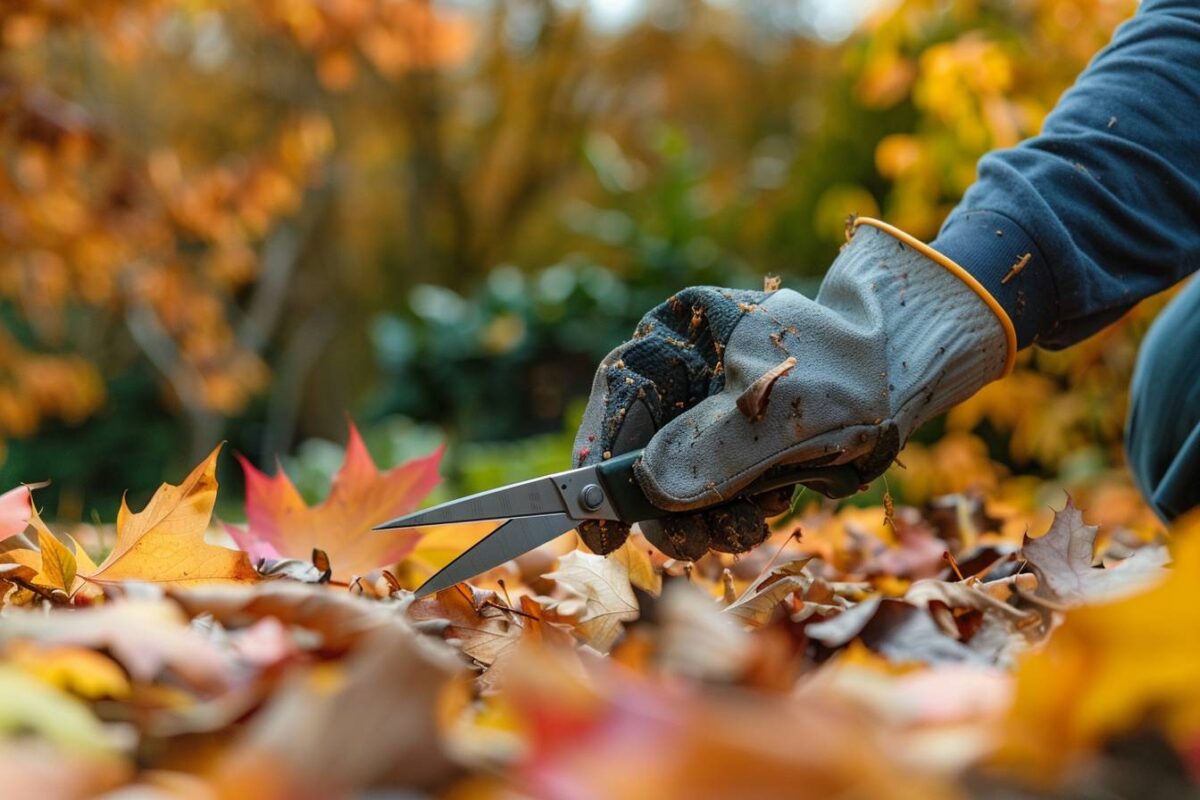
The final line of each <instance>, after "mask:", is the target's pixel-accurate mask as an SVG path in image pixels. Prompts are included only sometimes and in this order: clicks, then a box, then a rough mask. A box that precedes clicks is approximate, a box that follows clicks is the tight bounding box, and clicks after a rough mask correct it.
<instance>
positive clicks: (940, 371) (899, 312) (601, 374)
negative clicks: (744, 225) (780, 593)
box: [575, 219, 1016, 559]
mask: <svg viewBox="0 0 1200 800" xmlns="http://www.w3.org/2000/svg"><path fill="white" fill-rule="evenodd" d="M854 231H855V232H854V234H853V237H852V239H851V240H850V242H849V243H848V244H847V245H846V246H845V247H844V248H843V249H842V252H841V254H840V255H839V256H838V258H837V259H836V260H835V261H834V263H833V265H832V266H831V267H830V269H829V272H828V273H827V275H826V276H825V280H824V281H823V283H822V285H821V289H820V291H819V292H818V294H817V299H816V300H810V299H808V298H807V297H804V296H803V295H801V294H798V293H796V292H794V291H791V290H788V289H781V290H778V291H774V292H756V291H732V290H727V289H719V288H713V287H696V288H691V289H686V290H684V291H682V292H679V293H678V294H677V295H675V296H674V297H672V298H670V299H669V300H668V301H667V302H666V303H664V304H662V305H661V306H658V307H657V308H655V309H654V310H652V311H651V312H650V313H649V314H647V315H646V317H645V318H644V319H643V320H642V322H641V323H640V324H639V325H638V327H637V330H636V331H635V333H634V338H633V339H632V340H630V341H628V342H626V343H625V344H623V345H621V346H619V347H617V348H616V349H615V350H613V351H612V353H610V354H609V355H608V356H607V357H606V358H605V359H604V361H603V362H602V363H601V365H600V368H599V370H598V371H597V372H596V378H595V382H594V384H593V387H592V395H591V399H590V401H589V403H588V407H587V411H586V412H585V414H584V418H583V424H582V425H581V427H580V429H579V433H578V435H577V437H576V441H575V462H576V464H577V465H578V466H583V465H586V464H594V463H597V462H599V461H601V460H603V459H606V458H609V457H611V456H613V455H617V454H620V453H623V452H627V451H629V450H632V449H636V448H638V447H645V454H644V456H643V458H642V460H641V462H640V464H638V465H637V466H636V467H635V474H636V475H637V478H638V481H639V483H640V484H641V487H642V489H643V490H644V491H645V492H646V495H647V497H648V498H649V499H650V500H651V502H653V503H654V504H655V505H656V506H659V507H660V508H663V509H666V510H668V511H676V512H684V511H697V510H699V511H697V513H695V514H691V515H687V516H682V517H675V518H668V519H667V520H664V521H663V522H662V523H661V524H650V523H644V524H643V525H642V529H643V532H645V533H646V535H647V537H648V538H650V540H651V541H652V543H653V544H654V545H655V546H656V547H658V548H659V549H660V550H662V551H663V552H664V553H666V554H667V555H669V556H671V557H674V558H685V559H695V558H698V557H699V556H700V555H703V553H704V552H706V551H707V550H708V549H709V548H713V549H719V550H724V551H727V552H741V551H744V550H747V549H749V548H750V547H753V546H754V545H756V544H758V543H760V542H761V541H762V540H763V539H764V538H765V537H766V535H767V530H766V525H765V522H764V517H765V516H767V515H771V514H774V513H779V512H780V511H782V510H783V509H784V508H786V497H787V496H790V491H786V490H785V492H784V493H782V494H781V493H778V492H776V493H772V496H771V497H769V498H763V497H759V498H739V497H738V494H739V491H740V490H741V489H742V488H744V487H745V486H747V485H748V484H749V483H750V482H752V481H753V480H754V479H755V478H757V477H759V476H760V475H762V474H763V473H764V472H766V471H767V470H769V469H771V468H773V467H777V466H780V465H785V464H786V465H804V466H808V467H822V466H830V467H832V466H835V465H850V467H852V468H853V470H854V471H855V472H856V473H857V475H858V477H859V482H860V483H861V484H867V483H869V482H870V481H871V480H873V479H874V478H876V477H877V476H879V475H880V474H881V473H883V471H884V470H885V469H887V467H888V466H889V465H890V464H891V463H892V461H893V460H894V459H895V457H896V454H897V452H899V450H900V449H901V447H903V445H904V443H905V442H906V441H907V440H908V437H909V436H910V435H911V434H912V432H913V431H914V430H915V429H916V428H917V427H919V426H920V425H921V424H922V423H923V422H925V421H926V420H928V419H930V418H931V417H933V416H935V415H937V414H939V413H941V412H942V411H945V410H947V409H948V408H950V407H951V406H953V405H955V404H956V403H958V402H960V401H962V400H964V399H966V398H967V397H969V396H970V395H972V394H974V393H975V392H976V391H977V390H978V389H979V388H980V387H982V386H983V385H985V384H986V383H988V382H990V381H992V380H995V379H996V378H999V377H1001V376H1002V375H1004V374H1005V373H1006V372H1007V371H1008V369H1010V368H1011V363H1012V359H1013V357H1014V356H1015V351H1016V336H1015V333H1014V331H1013V326H1012V322H1011V321H1010V320H1009V318H1008V316H1007V315H1006V314H1005V313H1004V311H1003V310H1002V309H1001V307H1000V306H999V304H997V303H996V302H995V300H994V299H992V298H991V296H990V295H989V294H988V293H987V291H986V290H985V289H983V287H981V286H980V285H979V284H978V283H977V282H975V280H974V279H973V278H971V277H970V275H968V274H967V273H965V272H963V271H962V269H961V268H960V267H958V266H957V265H956V264H954V263H953V262H952V261H950V260H949V259H947V258H945V257H944V256H942V255H940V254H939V253H936V252H935V251H933V250H932V249H930V248H929V247H928V246H927V245H924V244H922V243H920V242H919V241H917V240H915V239H913V238H912V237H910V236H908V235H907V234H905V233H903V232H901V231H898V230H896V229H894V228H891V227H890V226H887V225H885V224H883V223H880V222H877V221H875V220H867V219H860V220H858V221H857V223H856V226H855V228H854ZM816 488H818V489H820V488H821V487H819V486H817V487H816ZM781 504H782V507H781ZM580 534H581V535H582V536H583V538H584V541H585V542H586V543H587V545H588V546H589V547H590V548H591V549H592V550H593V551H595V552H599V553H607V552H610V551H611V550H613V549H616V548H617V547H619V546H620V545H621V543H622V542H623V541H624V539H625V537H626V535H627V534H628V528H627V527H626V526H624V525H622V524H619V523H611V522H609V523H589V524H585V525H582V526H581V528H580Z"/></svg>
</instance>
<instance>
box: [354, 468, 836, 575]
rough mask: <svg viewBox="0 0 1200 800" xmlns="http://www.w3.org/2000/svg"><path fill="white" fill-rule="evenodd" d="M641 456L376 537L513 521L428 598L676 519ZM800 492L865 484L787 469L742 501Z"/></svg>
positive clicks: (458, 505) (828, 472) (502, 490)
mask: <svg viewBox="0 0 1200 800" xmlns="http://www.w3.org/2000/svg"><path fill="white" fill-rule="evenodd" d="M641 455H642V451H641V450H634V451H632V452H629V453H624V454H622V455H619V456H616V457H614V458H611V459H609V460H607V461H604V462H602V463H600V464H595V465H592V466H588V467H579V468H578V469H570V470H567V471H566V472H557V473H554V474H552V475H543V476H542V477H540V478H533V479H531V480H527V481H522V482H520V483H512V484H509V485H507V486H501V487H499V488H498V489H491V490H489V491H486V492H480V493H479V494H473V495H470V496H469V497H463V498H461V499H459V500H451V501H450V502H448V503H442V504H441V505H438V506H434V507H433V508H428V509H425V510H424V511H417V512H415V513H413V514H408V515H406V516H403V517H398V518H397V519H394V520H392V521H390V522H385V523H383V524H382V525H379V526H377V527H376V528H375V530H377V531H386V530H394V529H397V528H418V527H429V526H435V525H455V524H458V523H464V522H479V521H481V520H491V519H494V520H507V522H504V523H503V524H502V525H500V527H498V528H496V530H494V531H492V532H491V533H489V534H488V535H487V536H485V537H484V538H483V539H481V540H479V541H478V542H476V543H475V544H474V545H473V546H471V547H470V548H469V549H467V550H466V551H464V552H463V553H461V554H460V555H459V556H458V557H457V558H455V559H454V560H453V561H451V562H450V563H449V564H447V565H446V566H445V567H443V568H442V569H441V570H439V571H438V572H436V573H435V574H434V575H433V576H432V577H430V578H429V579H428V580H427V581H425V583H423V584H421V586H420V587H419V588H418V589H417V591H416V596H417V597H424V596H425V595H428V594H432V593H434V592H438V591H441V590H442V589H445V588H447V587H450V586H453V585H454V584H456V583H460V582H462V581H465V580H467V579H469V578H473V577H475V576H476V575H480V574H482V573H484V572H487V571H488V570H490V569H492V568H494V567H498V566H500V565H501V564H503V563H504V562H506V561H509V560H510V559H513V558H516V557H517V556H519V555H522V554H523V553H527V552H529V551H530V550H533V549H535V548H537V547H540V546H541V545H543V544H546V543H547V542H549V541H551V540H552V539H556V538H557V537H559V536H561V535H562V534H564V533H566V532H567V531H570V530H573V529H574V528H575V526H576V525H577V524H578V523H579V522H581V521H583V520H589V519H592V520H610V521H614V522H624V523H626V524H633V523H635V522H649V521H652V520H660V519H663V518H666V517H669V516H673V514H672V512H670V511H665V510H663V509H661V508H659V507H657V506H655V505H654V504H653V503H651V502H650V500H649V499H647V497H646V495H645V493H644V492H643V491H642V489H641V487H640V486H639V485H638V482H637V479H636V478H635V477H634V473H633V467H634V464H636V463H637V461H638V459H639V458H641ZM796 484H805V485H809V486H813V487H817V488H819V489H820V491H822V492H823V493H824V494H827V495H829V496H831V497H844V496H846V495H849V494H853V493H854V492H855V491H856V490H857V489H858V485H859V477H858V473H857V472H856V471H855V470H854V469H853V468H852V467H850V466H849V465H841V466H832V467H821V468H811V467H809V468H805V467H789V466H783V467H779V468H776V469H775V470H771V471H769V472H768V473H767V474H765V475H763V476H762V477H760V478H759V479H758V480H756V481H754V482H753V483H751V484H750V485H749V486H747V487H746V488H744V489H743V490H742V491H741V492H739V496H751V495H755V494H759V493H761V492H768V491H771V490H772V489H780V488H782V487H785V486H793V485H796ZM727 499H733V498H727ZM689 513H690V512H689Z"/></svg>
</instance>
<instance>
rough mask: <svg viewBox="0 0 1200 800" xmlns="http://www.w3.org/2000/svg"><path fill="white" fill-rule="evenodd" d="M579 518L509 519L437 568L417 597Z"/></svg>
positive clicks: (472, 573)
mask: <svg viewBox="0 0 1200 800" xmlns="http://www.w3.org/2000/svg"><path fill="white" fill-rule="evenodd" d="M575 525H576V520H574V519H572V518H571V517H568V516H567V515H566V514H544V515H542V516H537V517H519V518H517V519H510V520H509V521H508V522H506V523H504V524H503V525H501V526H500V527H499V528H497V529H496V530H494V531H492V532H491V533H489V534H488V535H487V536H485V537H483V538H482V539H480V540H479V541H478V542H476V543H475V544H474V545H473V546H472V547H471V548H470V549H468V550H467V551H466V552H464V553H463V554H462V555H460V556H459V557H458V558H456V559H454V560H453V561H451V562H450V563H449V564H447V565H446V566H444V567H442V568H441V569H440V570H438V571H437V572H436V573H435V574H434V575H433V577H431V578H430V579H429V580H427V581H425V583H423V584H421V586H420V587H419V588H418V589H417V591H416V596H417V597H424V596H425V595H428V594H433V593H434V592H440V591H441V590H442V589H445V588H447V587H449V586H453V585H454V584H456V583H461V582H462V581H465V580H467V579H468V578H474V577H475V576H476V575H481V574H483V573H484V572H487V571H488V570H489V569H492V568H493V567H498V566H500V565H501V564H503V563H504V562H505V561H509V560H511V559H514V558H516V557H517V556H519V555H522V554H524V553H528V552H529V551H530V550H533V549H534V548H535V547H540V546H541V545H544V544H545V543H546V542H549V541H550V540H552V539H557V538H558V537H559V536H561V535H563V534H564V533H566V532H567V531H569V530H571V529H572V528H574V527H575Z"/></svg>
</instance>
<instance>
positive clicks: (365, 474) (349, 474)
mask: <svg viewBox="0 0 1200 800" xmlns="http://www.w3.org/2000/svg"><path fill="white" fill-rule="evenodd" d="M441 460H442V449H441V448H439V449H438V450H436V451H434V452H433V453H431V454H430V455H428V456H425V457H424V458H418V459H415V460H413V461H409V462H407V463H405V464H401V465H400V466H398V467H394V468H392V469H390V470H387V471H385V472H380V471H379V470H378V469H376V467H375V462H374V461H372V460H371V456H370V454H369V453H368V452H367V447H366V445H365V444H364V443H363V440H362V437H361V436H360V435H359V433H358V429H357V428H356V427H355V426H354V425H353V424H351V425H350V438H349V441H348V442H347V443H346V456H345V459H344V460H343V461H342V466H341V468H340V469H339V470H338V472H337V474H336V475H335V476H334V478H333V483H332V485H331V486H330V489H329V496H328V497H326V498H325V499H324V500H323V501H321V502H320V503H318V504H317V505H315V506H312V507H310V506H308V505H307V504H306V503H305V502H304V499H303V498H302V497H300V493H299V492H298V491H297V490H296V487H295V486H294V485H293V484H292V481H291V479H290V478H288V476H287V474H286V473H285V472H284V471H283V470H282V468H280V469H277V471H276V472H275V475H274V476H270V477H268V476H267V475H265V474H264V473H262V472H260V471H259V470H258V469H257V468H256V467H255V466H254V465H253V464H251V463H250V462H249V461H247V460H246V459H245V458H243V457H242V456H240V455H239V456H238V461H239V462H240V463H241V465H242V470H243V472H244V473H245V475H246V521H247V527H246V528H244V529H243V528H239V527H237V526H234V525H226V526H225V530H226V531H227V532H228V533H229V535H230V536H231V537H233V540H234V541H235V542H237V545H238V547H240V548H242V549H243V550H245V551H246V552H248V553H250V554H251V555H252V556H254V557H255V558H260V557H264V558H276V559H277V558H280V557H287V558H298V559H304V560H308V559H311V558H312V555H313V551H314V550H322V551H324V552H325V553H326V555H327V556H328V560H329V565H330V567H331V568H332V570H333V577H334V579H336V580H339V581H348V580H349V579H350V577H351V576H354V575H366V574H367V573H369V572H371V571H372V570H375V569H379V568H381V567H386V566H389V565H391V564H395V563H396V562H398V561H400V560H401V559H403V558H404V557H405V556H407V555H408V554H409V553H411V552H412V551H413V548H415V547H416V545H417V542H418V540H419V539H420V538H421V531H419V530H415V529H413V530H397V531H390V532H384V533H381V532H378V531H374V530H372V528H374V526H376V525H378V524H380V523H382V522H387V521H388V520H390V519H393V518H394V517H398V516H401V515H403V514H407V513H408V512H410V511H413V510H415V509H416V507H417V504H418V503H420V501H421V500H422V499H423V498H424V497H425V495H427V494H429V492H430V491H431V490H432V489H433V487H434V486H436V485H437V484H438V481H439V480H440V478H439V476H438V468H439V465H440V464H441Z"/></svg>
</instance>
